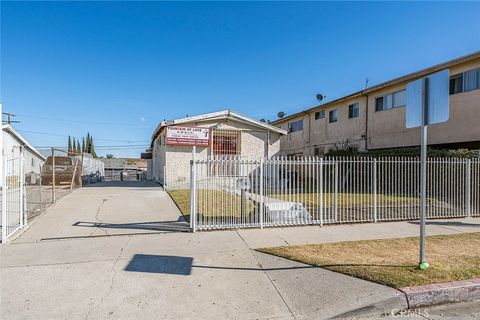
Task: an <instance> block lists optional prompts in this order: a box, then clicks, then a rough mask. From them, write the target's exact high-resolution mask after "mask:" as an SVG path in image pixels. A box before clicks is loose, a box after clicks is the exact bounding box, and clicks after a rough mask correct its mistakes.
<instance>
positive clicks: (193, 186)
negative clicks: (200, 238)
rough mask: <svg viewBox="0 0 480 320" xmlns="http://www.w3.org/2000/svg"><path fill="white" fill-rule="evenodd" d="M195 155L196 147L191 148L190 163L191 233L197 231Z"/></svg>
mask: <svg viewBox="0 0 480 320" xmlns="http://www.w3.org/2000/svg"><path fill="white" fill-rule="evenodd" d="M196 153H197V147H196V146H193V147H192V161H191V162H190V228H191V229H192V232H195V231H197V230H196V229H197V227H196V215H195V213H196V212H195V211H196V198H195V189H196V179H197V178H196V172H195V171H196V168H195V167H196V164H195V155H196Z"/></svg>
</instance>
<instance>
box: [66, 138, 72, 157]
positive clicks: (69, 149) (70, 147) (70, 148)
mask: <svg viewBox="0 0 480 320" xmlns="http://www.w3.org/2000/svg"><path fill="white" fill-rule="evenodd" d="M67 152H68V154H70V153H71V152H72V139H71V138H70V136H68V151H67Z"/></svg>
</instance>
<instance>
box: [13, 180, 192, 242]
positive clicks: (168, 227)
mask: <svg viewBox="0 0 480 320" xmlns="http://www.w3.org/2000/svg"><path fill="white" fill-rule="evenodd" d="M171 231H188V224H187V223H186V222H184V220H183V217H182V215H181V213H180V212H179V211H178V208H177V207H176V205H175V203H173V202H172V201H171V200H170V197H169V196H168V194H167V193H166V192H164V191H163V190H162V188H161V187H160V186H159V185H158V184H157V183H155V182H151V181H128V182H116V181H110V182H102V183H96V184H91V185H88V186H86V187H84V188H82V189H79V190H76V191H75V192H73V193H72V194H70V195H67V196H66V198H65V199H60V200H59V201H58V203H57V204H56V205H55V207H54V208H53V209H52V210H50V211H49V212H48V213H47V214H45V215H44V216H42V218H41V219H39V220H38V221H36V222H35V223H34V224H33V225H32V226H31V228H30V230H28V232H26V233H25V234H24V235H23V236H22V237H21V238H19V239H18V240H17V241H15V242H16V243H21V242H38V241H45V240H54V239H66V238H81V237H94V236H111V235H129V234H151V233H163V232H171Z"/></svg>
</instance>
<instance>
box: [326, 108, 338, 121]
mask: <svg viewBox="0 0 480 320" xmlns="http://www.w3.org/2000/svg"><path fill="white" fill-rule="evenodd" d="M337 121H338V119H337V109H333V110H330V111H329V112H328V122H330V123H332V122H337Z"/></svg>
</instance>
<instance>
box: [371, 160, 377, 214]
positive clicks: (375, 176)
mask: <svg viewBox="0 0 480 320" xmlns="http://www.w3.org/2000/svg"><path fill="white" fill-rule="evenodd" d="M372 182H373V221H374V222H377V221H378V213H377V159H373V181H372Z"/></svg>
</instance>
